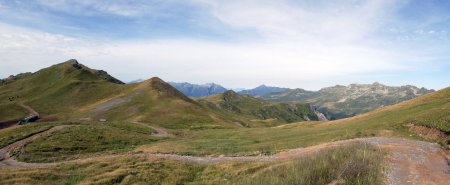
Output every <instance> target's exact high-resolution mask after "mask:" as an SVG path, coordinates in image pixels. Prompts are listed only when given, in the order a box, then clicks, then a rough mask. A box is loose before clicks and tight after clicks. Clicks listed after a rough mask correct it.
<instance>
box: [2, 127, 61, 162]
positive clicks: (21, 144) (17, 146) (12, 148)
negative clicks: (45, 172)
mask: <svg viewBox="0 0 450 185" xmlns="http://www.w3.org/2000/svg"><path fill="white" fill-rule="evenodd" d="M66 127H69V125H62V126H55V127H51V128H49V129H47V130H43V131H40V132H37V133H34V134H32V135H30V136H28V137H27V138H24V139H22V140H19V141H16V142H14V143H12V144H10V145H8V146H6V147H3V148H2V149H0V167H4V166H12V167H40V166H48V165H51V164H44V163H25V162H19V161H17V160H15V159H14V158H13V157H14V156H15V155H16V154H18V153H19V152H21V151H22V150H23V149H24V148H25V146H26V145H27V144H29V143H31V142H33V141H34V140H36V139H38V138H40V137H43V136H47V135H49V134H50V133H52V132H55V131H58V130H61V129H63V128H66Z"/></svg>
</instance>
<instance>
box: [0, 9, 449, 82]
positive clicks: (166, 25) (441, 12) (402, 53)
mask: <svg viewBox="0 0 450 185" xmlns="http://www.w3.org/2000/svg"><path fill="white" fill-rule="evenodd" d="M449 32H450V1H447V0H428V1H422V0H340V1H330V0H304V1H301V0H298V1H293V0H280V1H268V0H237V1H234V0H164V1H163V0H161V1H156V0H154V1H150V0H131V1H125V0H115V1H114V0H105V1H91V0H78V1H68V0H35V1H28V0H27V1H25V0H0V78H4V77H7V76H9V75H11V74H17V73H20V72H26V71H36V70H38V69H40V68H43V67H47V66H49V65H52V64H55V63H59V62H63V61H65V60H67V59H71V58H76V59H78V60H79V61H80V62H81V63H83V64H85V65H88V66H90V67H93V68H97V69H104V70H106V71H108V72H109V73H111V74H112V75H113V76H116V77H118V78H119V79H121V80H123V81H131V80H135V79H146V78H149V77H151V76H159V77H161V78H162V79H164V80H166V81H178V82H182V81H187V82H192V83H208V82H215V83H219V84H222V85H224V86H225V87H229V88H237V87H244V88H251V87H255V86H258V85H260V84H267V85H273V86H284V87H291V88H295V87H300V88H306V89H311V90H315V89H319V88H321V87H325V86H331V85H335V84H343V85H346V84H350V83H372V82H375V81H378V82H381V83H384V84H388V85H404V84H412V85H417V86H420V87H422V86H424V87H427V88H434V89H440V88H444V87H447V86H449V85H450V83H449V82H450V44H448V43H450V42H449V41H450V33H449Z"/></svg>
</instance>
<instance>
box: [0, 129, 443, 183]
mask: <svg viewBox="0 0 450 185" xmlns="http://www.w3.org/2000/svg"><path fill="white" fill-rule="evenodd" d="M139 124H142V123H139ZM145 125H147V124H145ZM147 126H148V125H147ZM65 127H67V126H56V127H53V128H51V129H48V130H46V131H43V132H40V133H36V134H34V135H32V136H30V137H28V138H26V139H22V140H20V141H17V142H15V143H13V144H11V145H8V146H6V147H5V148H2V149H0V167H12V168H13V167H45V166H49V165H56V164H60V163H70V162H84V161H91V160H97V159H107V158H113V157H144V158H147V159H155V158H165V159H170V160H180V161H186V162H194V163H201V164H211V163H219V162H227V161H275V160H282V159H288V158H294V157H302V156H306V155H310V154H313V153H315V152H320V151H323V150H325V149H330V148H334V147H339V146H343V145H348V144H350V143H354V142H363V143H367V144H371V145H374V146H376V147H379V148H382V149H387V150H388V151H390V152H391V153H390V155H388V157H387V159H386V160H387V163H388V165H389V169H388V170H387V171H386V172H385V174H384V175H385V177H386V182H387V184H389V185H405V184H406V185H408V184H411V185H415V184H420V185H422V184H423V185H428V184H430V185H434V184H436V185H443V184H448V182H450V166H449V164H448V163H447V159H449V158H450V156H449V154H448V151H447V153H446V151H443V150H441V149H440V147H439V145H437V144H433V143H428V142H423V141H415V140H408V139H398V138H385V137H371V138H358V139H350V140H343V141H335V142H329V143H324V144H319V145H315V146H310V147H305V148H296V149H291V150H287V151H283V152H280V153H278V154H275V155H272V156H242V157H196V156H183V155H176V154H154V153H136V152H129V153H124V154H115V155H103V156H94V157H88V158H84V159H78V160H71V161H65V162H59V163H45V164H41V163H24V162H19V161H16V160H15V159H13V158H12V156H14V154H15V153H16V152H17V151H20V150H21V149H23V147H24V146H26V144H28V143H30V142H32V141H34V140H36V139H37V138H39V137H43V136H45V135H48V134H50V133H52V132H54V131H57V130H60V129H63V128H65ZM152 128H153V127H152ZM154 129H155V130H157V131H158V134H159V135H160V136H161V137H167V136H169V134H168V133H167V132H166V131H165V130H160V128H158V127H155V128H154Z"/></svg>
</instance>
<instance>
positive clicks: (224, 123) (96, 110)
mask: <svg viewBox="0 0 450 185" xmlns="http://www.w3.org/2000/svg"><path fill="white" fill-rule="evenodd" d="M12 97H14V100H13V101H11V98H12ZM20 103H23V104H26V105H28V106H31V107H32V108H34V109H35V110H36V111H37V112H39V113H40V114H41V116H42V117H43V120H64V121H66V120H76V121H78V120H97V119H99V118H107V119H108V120H111V121H124V120H127V121H141V122H150V123H153V124H158V125H161V126H163V127H168V128H217V127H220V128H222V127H235V125H234V124H232V123H231V121H228V120H227V119H226V118H224V117H222V116H220V115H216V116H215V113H214V112H212V111H210V110H208V109H205V108H204V107H202V106H200V105H198V104H197V103H196V102H195V101H193V100H191V99H190V98H188V97H186V96H184V95H183V94H182V93H180V92H178V91H177V90H176V89H174V88H173V87H171V86H170V85H168V84H167V83H165V82H164V81H162V80H161V79H159V78H152V79H149V80H146V81H144V82H141V83H139V84H123V83H122V82H120V81H119V80H117V79H115V78H113V77H111V76H109V75H108V74H107V73H106V72H104V71H101V70H94V69H90V68H88V67H86V66H84V65H82V64H79V63H78V62H77V61H76V60H69V61H67V62H64V63H60V64H57V65H53V66H51V67H48V68H45V69H42V70H40V71H38V72H36V73H32V74H30V73H27V74H26V75H19V76H16V77H10V78H8V79H4V80H3V81H2V83H1V85H0V116H1V117H0V121H6V120H11V119H18V118H23V117H24V116H27V114H28V113H27V112H26V111H24V110H23V109H21V108H20V107H19V106H18V104H20Z"/></svg>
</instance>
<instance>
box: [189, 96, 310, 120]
mask: <svg viewBox="0 0 450 185" xmlns="http://www.w3.org/2000/svg"><path fill="white" fill-rule="evenodd" d="M197 101H198V102H200V103H201V104H203V105H205V106H207V107H209V108H211V109H213V110H215V111H218V112H221V113H222V114H225V115H227V116H229V117H233V118H235V119H236V120H239V121H240V123H241V124H242V123H244V124H245V125H250V126H258V124H260V126H261V125H272V126H273V125H278V124H282V123H291V122H298V121H305V120H317V119H318V118H317V116H316V115H315V114H314V112H313V110H311V107H310V106H309V104H303V103H274V102H268V101H265V100H262V99H259V98H255V97H253V96H251V95H240V94H237V93H235V92H234V91H227V92H225V93H222V94H217V95H213V96H209V97H204V98H199V99H197Z"/></svg>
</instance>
